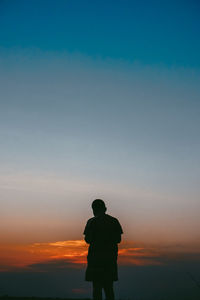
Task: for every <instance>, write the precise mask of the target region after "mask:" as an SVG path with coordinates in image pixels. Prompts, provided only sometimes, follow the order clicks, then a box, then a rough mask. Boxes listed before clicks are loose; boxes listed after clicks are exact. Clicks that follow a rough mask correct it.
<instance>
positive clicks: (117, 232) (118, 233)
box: [114, 219, 123, 244]
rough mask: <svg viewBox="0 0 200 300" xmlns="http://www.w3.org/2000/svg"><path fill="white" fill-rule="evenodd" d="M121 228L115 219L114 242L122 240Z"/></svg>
mask: <svg viewBox="0 0 200 300" xmlns="http://www.w3.org/2000/svg"><path fill="white" fill-rule="evenodd" d="M122 233H123V230H122V227H121V225H120V223H119V221H118V220H117V219H116V224H115V233H114V239H115V243H117V244H119V243H120V242H121V240H122V237H121V235H122Z"/></svg>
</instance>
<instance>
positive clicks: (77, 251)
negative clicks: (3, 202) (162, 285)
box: [0, 240, 180, 271]
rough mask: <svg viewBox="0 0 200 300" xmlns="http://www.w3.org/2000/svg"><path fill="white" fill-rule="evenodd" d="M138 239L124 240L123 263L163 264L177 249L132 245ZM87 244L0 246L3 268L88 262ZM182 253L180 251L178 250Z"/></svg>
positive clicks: (64, 242) (52, 243) (121, 256)
mask: <svg viewBox="0 0 200 300" xmlns="http://www.w3.org/2000/svg"><path fill="white" fill-rule="evenodd" d="M133 246H135V243H132V242H129V243H128V242H123V243H121V244H120V247H119V259H118V262H119V264H120V265H140V266H143V265H160V264H163V263H164V261H165V259H163V258H167V257H168V258H170V256H171V257H173V258H174V257H175V256H177V255H178V253H175V252H173V253H171V254H170V253H169V252H166V251H162V250H161V249H159V248H155V247H154V248H153V247H152V248H151V247H144V246H143V247H133ZM87 248H88V245H87V244H86V243H85V241H83V240H68V241H56V242H49V243H33V244H23V245H11V244H7V245H1V246H0V271H9V270H18V269H21V268H23V269H28V270H31V268H32V266H34V265H35V264H40V263H43V264H45V263H47V264H48V263H50V262H55V263H56V262H59V264H60V267H62V268H66V267H69V266H70V267H73V268H77V267H78V268H79V267H82V266H83V265H84V264H86V260H87ZM179 254H180V253H179Z"/></svg>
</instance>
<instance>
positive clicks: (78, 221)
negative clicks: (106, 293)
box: [0, 0, 200, 297]
mask: <svg viewBox="0 0 200 300" xmlns="http://www.w3.org/2000/svg"><path fill="white" fill-rule="evenodd" d="M199 13H200V5H199V2H198V1H194V0H192V1H177V0H175V1H162V2H161V1H154V0H152V1H126V0H124V1H119V0H117V1H109V0H108V1H71V0H65V1H62V0H59V1H53V0H48V1H46V0H43V1H38V0H35V1H32V0H30V1H22V0H18V1H13V0H10V1H5V0H1V1H0V28H1V29H0V85H1V89H0V140H1V147H0V165H1V168H0V228H1V229H0V249H1V250H0V270H1V272H0V273H1V274H0V276H1V278H4V281H5V282H9V284H10V287H11V286H12V288H10V291H8V289H9V287H8V286H7V284H6V283H4V284H3V287H1V286H0V291H1V290H2V291H3V292H1V293H9V292H10V293H11V294H13V295H22V294H23V291H22V289H20V288H19V289H18V290H16V289H15V287H14V285H13V284H14V283H13V282H14V281H15V280H19V282H22V283H23V282H24V278H25V277H26V274H27V272H28V274H30V276H33V278H35V279H33V278H32V279H31V280H33V281H34V280H36V281H37V282H38V289H37V295H46V296H49V295H48V292H45V291H42V288H41V287H40V285H41V278H40V276H39V275H38V274H39V272H40V271H41V270H43V271H44V270H45V272H46V273H47V278H46V279H45V282H46V284H47V286H48V282H49V280H50V279H49V278H48V276H51V275H48V274H54V275H52V276H57V275H55V274H57V272H58V271H60V269H63V267H62V263H63V265H64V266H65V267H66V268H64V269H65V272H68V273H66V274H72V273H73V274H78V275H77V278H78V279H77V282H79V285H77V287H76V286H75V287H73V289H71V290H70V286H69V287H66V291H64V287H63V286H62V287H61V286H60V290H59V289H58V290H57V291H56V292H55V296H56V295H60V296H63V295H64V296H66V295H70V296H71V295H72V296H73V295H76V294H77V295H78V294H80V295H84V296H87V295H88V293H89V292H88V287H87V286H85V285H84V284H85V283H82V281H81V280H83V279H81V278H83V277H84V275H83V270H84V267H85V257H86V253H87V246H86V245H85V244H84V242H83V230H84V226H85V223H86V221H87V219H88V218H90V217H91V216H92V211H91V208H90V206H91V203H92V201H93V200H94V199H95V198H101V199H103V200H104V201H105V203H106V205H107V212H108V213H109V214H110V215H113V216H115V217H117V218H118V219H119V221H120V223H121V225H122V227H123V230H124V234H123V242H122V244H121V246H120V251H121V252H120V253H119V264H120V268H121V269H120V270H121V273H122V274H129V275H130V274H132V273H131V272H136V275H137V274H138V273H137V272H139V274H141V282H143V281H144V280H145V278H146V277H145V276H147V274H154V275H155V274H157V273H156V272H157V271H155V270H157V269H156V268H159V270H160V271H159V272H161V273H162V272H163V273H162V274H165V271H166V268H169V269H170V266H171V268H172V269H173V270H174V273H175V274H178V273H176V272H178V271H177V270H178V269H179V267H177V260H178V263H179V264H181V266H183V265H184V266H185V264H186V265H187V267H184V268H186V269H187V270H190V269H191V273H193V274H195V276H197V278H199V273H198V271H197V269H196V267H194V266H195V265H196V266H197V265H199V253H200V242H199V241H200V235H199V230H198V229H199V226H200V221H199V209H200V202H199V195H200V189H199V182H200V169H199V164H200V159H199V153H200V139H199V127H200V121H199V114H200V100H199V99H200V84H199V81H200V56H199V53H200V40H199V34H200V18H199ZM141 253H142V254H141ZM70 255H71V256H70ZM188 257H191V259H188ZM66 259H67V261H66ZM52 266H53V267H52ZM77 266H78V267H77ZM139 270H143V271H139ZM37 272H38V273H37ZM49 272H50V273H49ZM70 272H71V273H70ZM74 272H75V273H74ZM76 272H78V273H76ZM79 272H80V273H79ZM81 272H82V273H81ZM123 272H124V273H123ZM140 272H141V273H140ZM148 272H150V273H148ZM61 273H62V272H61ZM16 274H17V275H16ZM20 274H21V275H20ZM24 274H25V275H24ZM36 274H37V275H36ZM62 274H63V275H62ZM62 274H61V275H59V276H61V277H62V276H67V275H66V274H65V273H62ZM80 274H82V275H80ZM134 274H135V273H134ZM159 274H160V273H159ZM169 274H170V272H169ZM181 274H182V273H181ZM184 274H185V273H184ZM136 275H134V276H136ZM179 275H180V274H179ZM5 276H8V277H9V276H10V277H9V278H10V279H9V280H8V281H7V279H6V280H5V278H7V277H5ZM24 276H25V277H24ZM73 276H76V275H73ZM81 276H82V277H81ZM124 276H125V275H124ZM156 276H157V275H155V278H157V280H158V279H159V276H158V277H156ZM163 276H164V275H163ZM13 278H14V279H13ZM16 278H17V279H16ZM63 278H64V277H63ZM142 278H143V279H142ZM163 278H164V277H163ZM169 278H170V275H169ZM169 278H168V279H167V280H166V282H167V283H166V285H167V284H168V283H169ZM174 278H176V276H175V275H174ZM20 280H21V281H20ZM51 280H52V279H51ZM123 280H124V279H123V276H122V281H121V282H122V283H121V286H120V285H119V287H118V295H119V296H122V297H123V296H124V297H125V296H126V297H128V295H129V294H127V293H129V292H130V288H131V287H130V286H131V284H130V285H129V284H128V283H127V282H125V281H123ZM181 280H182V281H181ZM187 280H188V286H187V284H186V283H185V282H187ZM4 281H3V282H4ZM36 281H35V282H36ZM61 281H62V280H61ZM138 284H139V283H138ZM177 284H178V283H177ZM192 284H193V285H192ZM140 285H141V286H142V283H140ZM140 285H139V286H140ZM183 285H184V286H185V287H186V288H188V293H189V294H190V293H191V291H192V293H193V289H194V294H195V288H196V287H195V284H194V282H192V280H191V279H190V278H188V277H187V276H186V277H184V276H183V278H182V279H180V286H183ZM19 286H20V283H19ZM151 286H152V285H151ZM160 286H162V284H161V283H160ZM148 288H150V287H149V286H148V285H147V290H148ZM165 288H166V289H167V287H165ZM165 288H164V287H163V290H164V289H165ZM72 290H73V291H72ZM155 290H156V289H154V288H153V287H152V291H151V292H152V295H153V297H155V293H156V292H155ZM172 290H173V289H172ZM67 291H68V292H67ZM161 291H162V289H161ZM28 292H29V293H32V289H31V287H29V288H28V289H27V291H26V294H28ZM56 293H57V294H56ZM66 293H68V294H66ZM142 293H143V292H141V289H138V290H137V293H136V296H137V295H138V297H139V296H140V295H143V294H142ZM172 293H173V292H172ZM181 293H182V291H181V288H180V297H181V295H182V294H181ZM184 294H185V295H186V294H187V293H186V291H184ZM143 296H145V294H144V295H143Z"/></svg>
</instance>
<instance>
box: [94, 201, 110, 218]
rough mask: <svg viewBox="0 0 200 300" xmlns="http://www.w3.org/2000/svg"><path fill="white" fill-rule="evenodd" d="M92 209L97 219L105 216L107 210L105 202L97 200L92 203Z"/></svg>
mask: <svg viewBox="0 0 200 300" xmlns="http://www.w3.org/2000/svg"><path fill="white" fill-rule="evenodd" d="M92 209H93V214H94V216H95V217H96V216H99V215H102V214H105V212H106V209H107V208H106V206H105V203H104V201H103V200H101V199H95V200H94V201H93V202H92Z"/></svg>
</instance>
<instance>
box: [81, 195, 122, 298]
mask: <svg viewBox="0 0 200 300" xmlns="http://www.w3.org/2000/svg"><path fill="white" fill-rule="evenodd" d="M92 209H93V214H94V217H93V218H91V219H89V220H88V221H87V224H86V227H85V230H84V234H85V241H86V243H88V244H90V246H89V249H88V256H87V261H88V265H87V269H86V274H85V279H86V281H92V283H93V299H94V300H102V289H104V292H105V295H106V299H107V300H114V291H113V281H117V280H118V272H117V255H118V245H117V244H118V243H120V242H121V234H122V233H123V231H122V228H121V225H120V223H119V221H118V220H117V219H116V218H113V217H111V216H109V215H107V214H106V206H105V203H104V202H103V200H101V199H96V200H94V201H93V203H92Z"/></svg>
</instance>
